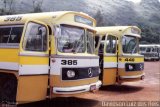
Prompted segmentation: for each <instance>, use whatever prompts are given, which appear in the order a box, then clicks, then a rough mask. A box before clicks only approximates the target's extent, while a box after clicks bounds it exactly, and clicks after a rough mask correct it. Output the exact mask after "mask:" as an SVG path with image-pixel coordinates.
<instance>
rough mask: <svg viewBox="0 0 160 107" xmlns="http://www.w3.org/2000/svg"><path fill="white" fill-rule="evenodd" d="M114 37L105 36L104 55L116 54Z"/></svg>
mask: <svg viewBox="0 0 160 107" xmlns="http://www.w3.org/2000/svg"><path fill="white" fill-rule="evenodd" d="M116 42H117V40H116V37H114V36H112V35H108V36H107V41H106V43H107V45H106V53H116V45H117V43H116Z"/></svg>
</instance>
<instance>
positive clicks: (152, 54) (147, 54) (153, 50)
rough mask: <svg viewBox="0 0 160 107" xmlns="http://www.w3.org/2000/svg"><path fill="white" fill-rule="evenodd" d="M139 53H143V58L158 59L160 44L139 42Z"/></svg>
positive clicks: (159, 56) (159, 57)
mask: <svg viewBox="0 0 160 107" xmlns="http://www.w3.org/2000/svg"><path fill="white" fill-rule="evenodd" d="M139 47H140V53H141V54H142V55H144V60H146V61H147V60H153V61H159V60H160V45H158V44H141V45H139Z"/></svg>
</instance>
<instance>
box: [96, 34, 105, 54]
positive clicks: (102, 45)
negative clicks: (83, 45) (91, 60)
mask: <svg viewBox="0 0 160 107" xmlns="http://www.w3.org/2000/svg"><path fill="white" fill-rule="evenodd" d="M105 37H106V36H103V37H102V40H101V42H100V46H99V51H98V53H99V54H103V51H104V42H105Z"/></svg>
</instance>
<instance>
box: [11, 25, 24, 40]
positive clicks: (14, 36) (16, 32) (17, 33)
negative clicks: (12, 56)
mask: <svg viewBox="0 0 160 107" xmlns="http://www.w3.org/2000/svg"><path fill="white" fill-rule="evenodd" d="M22 31H23V28H22V27H14V28H12V32H11V35H10V38H9V43H19V42H20V39H21V35H22Z"/></svg>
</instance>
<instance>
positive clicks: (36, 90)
mask: <svg viewBox="0 0 160 107" xmlns="http://www.w3.org/2000/svg"><path fill="white" fill-rule="evenodd" d="M48 62H49V58H48V56H46V57H42V56H25V55H24V56H23V55H21V56H20V66H19V78H18V89H17V97H16V99H17V102H18V103H27V102H33V101H40V100H44V99H46V96H47V88H48Z"/></svg>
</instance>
